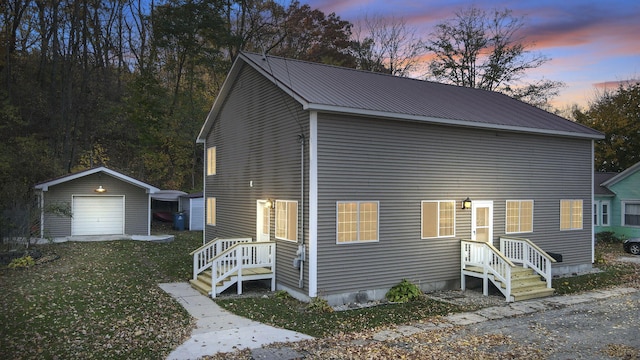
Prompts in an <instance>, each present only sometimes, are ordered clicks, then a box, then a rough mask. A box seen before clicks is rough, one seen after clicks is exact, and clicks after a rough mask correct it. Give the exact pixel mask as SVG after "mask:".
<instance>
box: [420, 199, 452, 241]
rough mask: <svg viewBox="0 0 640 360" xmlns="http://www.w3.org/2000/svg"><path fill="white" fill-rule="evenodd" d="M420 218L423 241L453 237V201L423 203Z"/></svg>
mask: <svg viewBox="0 0 640 360" xmlns="http://www.w3.org/2000/svg"><path fill="white" fill-rule="evenodd" d="M421 217H422V221H421V222H422V238H423V239H427V238H439V237H450V236H455V228H456V202H455V200H446V201H423V202H422V216H421Z"/></svg>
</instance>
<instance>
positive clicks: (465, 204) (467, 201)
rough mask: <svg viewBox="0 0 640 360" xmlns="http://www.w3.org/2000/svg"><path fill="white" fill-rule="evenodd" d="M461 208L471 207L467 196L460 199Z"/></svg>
mask: <svg viewBox="0 0 640 360" xmlns="http://www.w3.org/2000/svg"><path fill="white" fill-rule="evenodd" d="M462 209H471V199H469V197H468V196H467V198H466V199H464V200H462Z"/></svg>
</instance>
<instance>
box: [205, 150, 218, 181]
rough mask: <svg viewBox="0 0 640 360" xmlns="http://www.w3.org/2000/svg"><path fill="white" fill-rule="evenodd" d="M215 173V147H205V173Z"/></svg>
mask: <svg viewBox="0 0 640 360" xmlns="http://www.w3.org/2000/svg"><path fill="white" fill-rule="evenodd" d="M215 174H216V147H215V146H213V147H210V148H208V149H207V175H215Z"/></svg>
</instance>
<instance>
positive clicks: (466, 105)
mask: <svg viewBox="0 0 640 360" xmlns="http://www.w3.org/2000/svg"><path fill="white" fill-rule="evenodd" d="M244 64H247V65H249V66H251V67H253V68H254V69H256V70H257V71H258V72H260V73H261V74H262V75H263V76H265V77H266V78H268V79H269V80H270V81H272V82H273V83H274V84H276V85H277V86H278V87H279V88H281V89H282V90H283V91H285V92H286V93H287V94H289V95H290V96H291V97H293V98H294V99H296V100H297V101H298V102H300V103H301V104H302V106H303V108H304V109H306V110H317V111H321V112H339V113H350V114H357V115H364V116H374V117H388V118H396V119H400V120H412V121H426V122H431V123H441V124H449V125H457V126H470V127H480V128H490V129H500V130H507V131H520V132H533V133H544V134H550V135H557V136H570V137H581V138H590V139H600V138H603V134H602V133H600V132H598V131H596V130H593V129H590V128H588V127H586V126H584V125H581V124H578V123H575V122H573V121H570V120H567V119H564V118H562V117H559V116H557V115H554V114H551V113H549V112H547V111H544V110H542V109H539V108H536V107H534V106H531V105H529V104H526V103H523V102H521V101H518V100H515V99H513V98H511V97H509V96H506V95H504V94H501V93H498V92H492V91H486V90H480V89H473V88H467V87H461V86H454V85H447V84H441V83H435V82H429V81H423V80H417V79H411V78H403V77H397V76H391V75H387V74H381V73H373V72H368V71H361V70H355V69H350V68H342V67H336V66H330V65H324V64H317V63H310V62H305V61H299V60H292V59H285V58H280V57H274V56H262V55H258V54H251V53H242V54H240V56H239V57H238V58H237V59H236V62H235V63H234V65H233V67H232V69H231V72H230V73H229V76H228V77H227V79H226V80H225V83H224V85H223V88H222V90H221V92H220V95H219V96H218V98H216V101H215V103H214V106H213V108H212V109H211V112H210V114H209V116H208V117H207V120H206V121H205V124H204V126H203V128H202V131H201V132H200V135H199V136H198V141H199V142H203V141H204V139H205V138H206V134H207V133H208V131H209V129H210V128H211V123H212V122H213V118H215V114H216V113H217V112H218V110H219V107H220V106H221V104H222V103H223V102H224V97H225V96H226V95H227V94H228V91H229V88H230V87H231V85H230V83H232V82H233V81H234V79H235V77H236V76H237V75H238V72H239V70H240V68H241V67H242V66H243V65H244Z"/></svg>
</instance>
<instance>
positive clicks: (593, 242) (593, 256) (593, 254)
mask: <svg viewBox="0 0 640 360" xmlns="http://www.w3.org/2000/svg"><path fill="white" fill-rule="evenodd" d="M594 182H595V140H591V217H590V219H591V220H590V223H591V264H593V263H595V261H596V249H595V248H596V234H595V232H596V227H595V225H594V224H593V200H594V191H593V187H594Z"/></svg>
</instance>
